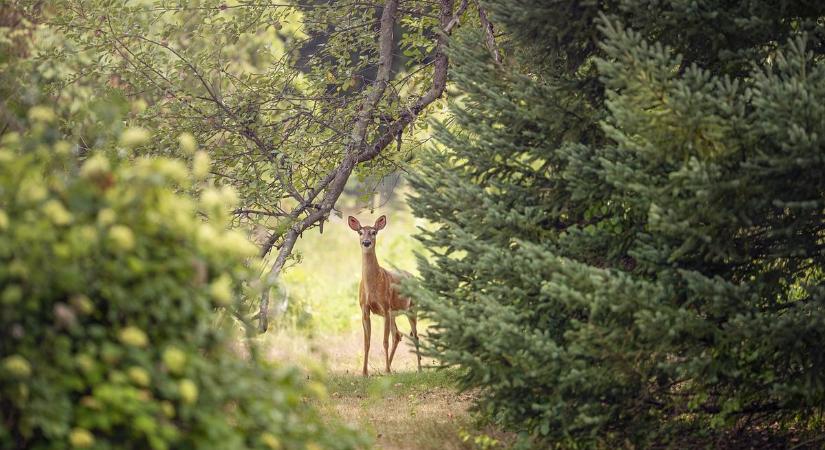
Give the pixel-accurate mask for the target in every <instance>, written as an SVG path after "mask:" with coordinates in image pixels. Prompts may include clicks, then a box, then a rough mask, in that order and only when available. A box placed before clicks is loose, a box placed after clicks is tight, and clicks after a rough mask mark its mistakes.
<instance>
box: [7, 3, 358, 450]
mask: <svg viewBox="0 0 825 450" xmlns="http://www.w3.org/2000/svg"><path fill="white" fill-rule="evenodd" d="M2 18H3V19H7V18H8V16H5V17H2ZM16 23H17V24H18V25H19V24H21V23H22V24H23V25H19V28H18V29H16V30H13V32H11V33H6V34H4V37H5V38H6V39H4V40H2V41H0V46H2V51H0V54H2V55H3V57H2V59H0V76H1V77H2V80H3V81H4V83H3V85H2V89H3V90H4V94H6V95H8V96H7V97H5V98H4V102H3V104H2V105H0V107H2V108H1V109H0V111H1V112H2V113H3V128H2V132H0V134H2V137H1V138H0V448H4V449H64V448H89V449H147V448H151V449H156V450H158V449H232V450H235V449H280V448H319V447H322V448H353V447H355V446H358V445H360V444H362V442H361V440H360V437H359V436H358V435H356V434H355V433H353V432H352V431H348V430H343V429H340V430H339V429H337V428H336V427H335V425H331V424H328V423H325V421H322V420H321V418H320V417H319V416H318V415H317V414H316V412H315V411H314V409H313V407H312V406H311V404H310V403H308V400H309V399H312V398H316V397H318V396H320V395H323V387H322V386H321V385H319V384H317V383H314V382H307V381H306V380H305V374H303V373H302V372H300V371H298V370H297V369H294V368H290V367H283V366H280V365H276V364H271V363H267V362H265V361H263V360H261V359H260V358H258V356H257V350H256V347H255V346H254V343H253V342H249V343H248V345H247V346H244V345H243V344H241V343H242V342H244V340H242V339H239V338H240V337H241V336H236V334H237V330H238V328H239V327H238V326H237V323H238V322H236V321H235V320H234V319H233V317H234V316H237V308H238V306H239V300H238V299H239V298H240V297H241V295H242V292H246V291H247V290H250V289H251V290H254V289H253V287H254V285H255V284H256V280H255V278H256V273H255V271H254V268H255V267H256V262H257V259H256V258H255V256H254V255H255V254H256V252H257V249H256V247H255V246H254V245H253V244H251V243H250V242H249V241H248V240H247V239H246V237H245V236H244V235H243V234H241V233H240V232H238V231H231V230H227V228H226V226H227V224H228V220H229V217H228V212H229V210H230V208H231V207H232V205H233V204H234V202H235V200H236V198H235V194H233V192H232V191H231V190H230V189H226V188H220V187H217V186H214V185H213V181H214V180H211V179H208V178H207V174H208V172H209V160H208V157H207V156H206V155H205V154H204V153H203V152H196V151H195V148H196V146H197V144H196V142H195V140H194V139H193V138H192V136H190V135H186V134H184V135H181V136H179V139H178V140H179V142H175V143H174V144H173V145H175V146H180V147H181V150H182V151H186V152H189V153H190V154H193V166H192V167H191V168H190V167H188V166H187V165H185V164H184V163H182V162H180V161H177V160H171V159H164V158H149V157H135V149H136V148H138V147H139V146H141V145H147V144H149V143H150V136H151V132H150V131H148V130H146V129H144V128H137V127H129V128H124V127H123V123H124V118H123V117H121V116H120V115H119V113H121V112H124V111H123V109H124V108H122V104H123V103H125V104H126V110H128V102H124V101H123V100H121V102H120V103H118V102H110V101H109V100H111V99H112V98H113V97H114V98H117V95H116V94H114V96H113V97H109V96H108V95H110V94H111V93H110V92H105V91H104V92H100V93H99V95H94V92H95V91H94V89H93V88H90V87H89V85H88V84H86V82H89V81H95V80H94V78H90V79H87V80H78V81H77V82H75V83H73V84H72V85H70V86H63V85H61V84H60V83H57V82H56V80H58V79H59V75H61V74H65V73H68V72H70V71H71V67H70V65H67V63H58V62H55V61H54V60H44V59H40V56H42V54H43V52H47V51H49V49H50V48H53V46H55V45H56V46H58V47H59V46H60V45H62V44H61V42H62V41H60V40H59V39H56V36H55V35H54V34H52V33H51V32H50V31H49V30H48V29H44V28H38V27H34V26H27V25H25V20H21V18H20V17H19V16H18V17H17V18H16ZM32 36H36V39H33V40H32V39H30V38H31V37H32ZM87 125H88V126H89V127H90V128H87V129H84V127H85V126H87ZM93 129H94V130H96V131H93ZM121 130H122V131H121ZM83 137H86V138H90V137H94V139H89V140H85V139H83ZM106 154H109V155H122V156H121V157H116V156H109V157H107V156H105V155H106ZM192 191H198V192H199V193H200V196H199V197H200V200H199V201H195V200H194V199H193V198H192V197H191V196H189V195H188V194H186V192H192ZM258 284H259V283H258ZM240 323H241V324H242V322H240Z"/></svg>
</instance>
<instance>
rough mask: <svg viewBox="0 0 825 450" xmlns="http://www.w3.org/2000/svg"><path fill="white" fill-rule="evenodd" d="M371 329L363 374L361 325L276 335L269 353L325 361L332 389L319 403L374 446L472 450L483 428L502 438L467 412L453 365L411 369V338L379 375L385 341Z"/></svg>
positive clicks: (467, 399)
mask: <svg viewBox="0 0 825 450" xmlns="http://www.w3.org/2000/svg"><path fill="white" fill-rule="evenodd" d="M376 334H377V333H373V342H372V344H371V347H372V348H371V351H370V363H369V367H370V376H369V377H366V378H365V377H363V376H361V374H360V367H361V363H362V359H361V358H363V351H362V349H361V345H362V344H361V342H362V341H361V339H362V337H361V332H360V330H357V331H351V332H348V333H344V334H341V335H328V336H319V337H316V338H307V337H305V336H295V335H288V334H281V335H274V336H270V338H269V342H268V344H267V347H268V348H269V349H270V350H269V353H270V357H272V358H276V359H278V360H281V361H289V362H291V363H293V364H298V365H300V366H304V367H316V368H317V367H318V364H319V363H320V364H322V365H323V366H324V367H325V372H326V373H327V377H326V384H327V390H328V394H329V395H328V396H327V398H326V400H324V401H322V402H320V404H319V405H318V406H319V409H320V410H321V412H322V413H323V414H324V415H326V416H328V417H329V418H331V419H332V418H335V419H336V420H341V421H343V422H345V423H348V424H349V425H351V426H353V427H356V428H358V429H360V430H363V431H365V432H366V433H367V434H369V435H370V436H371V437H372V438H373V442H374V444H375V448H378V449H392V450H396V449H405V450H406V449H409V450H418V449H421V450H430V449H432V450H435V449H447V450H450V449H474V448H478V446H476V445H475V444H474V440H475V437H476V436H478V435H479V434H481V433H482V432H483V433H485V434H494V435H497V437H498V438H499V439H502V435H501V434H500V433H492V432H491V430H483V431H479V430H478V429H476V428H475V426H474V423H473V420H472V418H471V416H470V413H469V411H468V409H469V408H470V406H471V404H472V400H473V395H472V394H469V393H459V392H458V390H457V389H456V388H455V380H456V371H454V370H452V371H451V370H437V369H432V368H429V369H424V370H423V371H422V372H420V373H419V372H417V371H416V369H415V355H414V353H412V346H411V345H410V344H409V342H408V340H406V339H405V340H404V341H403V343H402V345H400V346H399V348H398V352H397V353H396V356H395V361H393V370H394V371H395V373H392V374H389V375H386V374H383V373H382V370H381V369H380V368H381V367H382V366H383V358H384V355H383V348H382V347H381V344H380V342H378V341H377V339H376V336H375V335H376ZM378 338H379V339H380V337H378ZM426 363H432V361H425V364H426ZM502 440H503V439H502Z"/></svg>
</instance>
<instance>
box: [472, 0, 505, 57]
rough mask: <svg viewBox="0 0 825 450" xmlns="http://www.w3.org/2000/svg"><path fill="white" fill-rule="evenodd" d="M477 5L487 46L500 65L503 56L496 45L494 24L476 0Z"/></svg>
mask: <svg viewBox="0 0 825 450" xmlns="http://www.w3.org/2000/svg"><path fill="white" fill-rule="evenodd" d="M475 4H476V7H477V8H478V18H479V19H480V20H481V27H482V28H483V29H484V37H485V44H487V48H488V49H489V50H490V54H492V55H493V60H494V61H495V62H497V63H500V62H501V54H500V53H499V51H498V46H497V45H496V37H495V34H494V32H493V31H494V30H493V23H492V22H490V19H488V18H487V13H486V12H485V11H484V8H482V7H481V4H479V3H478V0H475Z"/></svg>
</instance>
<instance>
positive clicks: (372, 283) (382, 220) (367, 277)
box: [347, 215, 421, 377]
mask: <svg viewBox="0 0 825 450" xmlns="http://www.w3.org/2000/svg"><path fill="white" fill-rule="evenodd" d="M347 222H348V223H349V227H350V228H351V229H352V230H353V231H355V232H357V233H358V239H359V244H360V245H359V246H360V247H361V283H360V284H359V287H358V303H359V305H360V306H361V325H362V326H363V328H364V369H363V375H364V376H365V377H366V376H368V373H367V362H368V361H369V353H370V333H371V327H372V325H371V323H370V314H375V315H377V316H382V317H383V318H384V362H385V363H386V367H385V370H386V372H387V373H390V366H391V365H392V359H393V356H395V349H396V348H397V347H398V343H399V342H400V341H401V336H402V334H401V332H400V331H398V327H397V326H396V323H395V316H396V315H400V314H404V315H406V316H407V320H409V322H410V330H411V333H410V338H411V339H412V341H413V343H415V354H416V356H417V357H418V371H419V372H420V371H421V353H420V351H419V347H418V330H417V329H416V324H417V322H418V320H417V318H416V314H415V310H414V308H413V307H414V304H413V301H412V299H410V298H407V297H404V296H403V295H401V293H400V292H399V290H398V287H399V284H400V283H401V281H402V280H403V279H405V278H408V277H410V276H412V275H410V274H409V273H408V272H404V271H391V270H387V269H384V268H383V267H381V266H380V265H379V264H378V258H377V257H376V256H375V247H376V242H377V241H376V238H377V236H378V232H379V231H381V230H383V229H384V227H386V226H387V216H383V215H382V216H381V217H379V218H378V220H376V221H375V224H374V225H373V226H361V222H359V221H358V219H356V218H355V217H353V216H349V217H348V218H347ZM390 335H392V350H390V349H389V338H390Z"/></svg>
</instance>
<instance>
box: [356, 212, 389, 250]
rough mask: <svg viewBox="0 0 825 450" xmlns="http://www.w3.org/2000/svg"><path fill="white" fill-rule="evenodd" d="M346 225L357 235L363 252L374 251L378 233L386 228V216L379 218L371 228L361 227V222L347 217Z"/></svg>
mask: <svg viewBox="0 0 825 450" xmlns="http://www.w3.org/2000/svg"><path fill="white" fill-rule="evenodd" d="M347 223H348V224H349V227H350V228H352V229H353V231H355V232H357V233H358V238H359V239H360V241H361V248H362V249H363V250H364V251H371V250H374V249H375V240H376V237H377V236H378V232H379V231H381V230H383V229H384V227H385V226H387V216H381V217H379V218H378V219H377V220H376V221H375V225H373V226H371V227H370V226H366V227H364V226H361V222H359V221H358V219H356V218H355V217H353V216H349V217H347Z"/></svg>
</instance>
